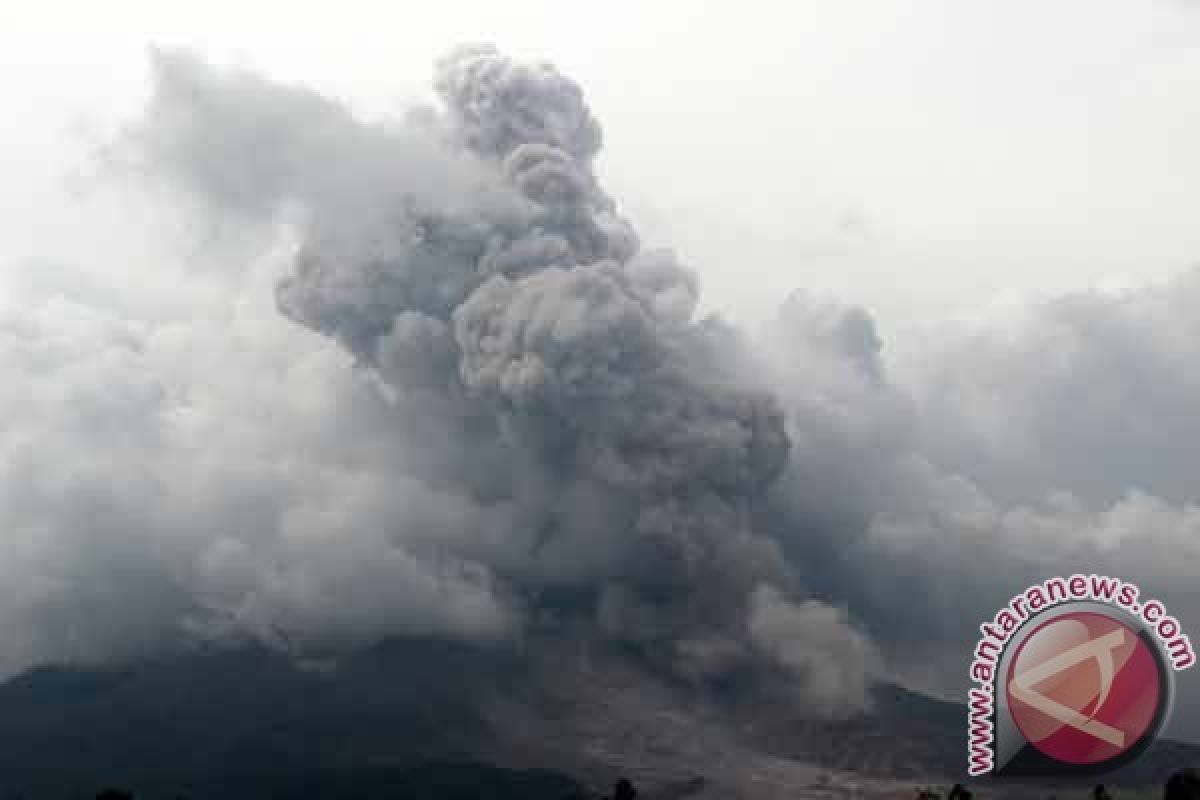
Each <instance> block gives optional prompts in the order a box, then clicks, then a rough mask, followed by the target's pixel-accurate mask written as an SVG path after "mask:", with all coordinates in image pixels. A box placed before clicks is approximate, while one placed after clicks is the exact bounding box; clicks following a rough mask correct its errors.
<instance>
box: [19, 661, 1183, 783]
mask: <svg viewBox="0 0 1200 800" xmlns="http://www.w3.org/2000/svg"><path fill="white" fill-rule="evenodd" d="M962 730H963V710H962V708H961V707H959V706H957V705H955V704H952V703H945V702H941V701H938V700H934V699H931V698H929V697H926V696H923V695H920V694H916V693H913V692H909V691H906V690H904V689H900V688H898V687H894V686H881V687H877V688H876V690H875V692H874V697H873V708H872V709H871V710H870V711H869V712H868V713H866V714H863V715H860V716H858V717H855V718H852V719H848V720H841V721H803V720H801V719H799V718H798V713H797V708H796V707H795V705H794V704H789V703H787V702H783V701H782V698H779V697H764V696H761V695H757V694H755V693H754V692H752V691H748V690H745V689H742V688H739V687H726V688H725V689H724V690H723V691H720V692H717V693H715V694H714V693H713V692H696V691H694V690H693V689H691V688H689V687H684V686H680V685H678V684H675V683H672V682H671V681H669V680H666V679H662V678H659V677H656V676H655V674H654V673H653V671H652V670H650V669H647V668H646V667H645V665H643V664H641V663H640V662H639V661H638V660H637V659H636V658H634V657H633V656H631V655H629V654H622V653H617V652H612V651H610V650H604V651H598V650H596V649H589V648H586V647H583V646H579V647H576V648H562V649H560V650H559V651H558V652H556V654H555V656H554V657H553V658H546V659H544V660H540V661H537V662H533V661H530V660H527V659H526V658H524V657H522V656H521V655H519V654H517V653H514V652H507V651H482V652H481V651H479V650H478V649H468V648H465V647H462V646H458V645H451V644H446V643H439V642H424V641H422V642H394V643H391V644H388V645H386V646H381V647H378V648H375V649H374V650H372V651H369V652H367V653H365V654H362V655H360V656H358V657H356V658H354V659H351V660H349V661H345V662H343V663H340V664H338V665H336V667H334V666H331V665H320V666H312V667H305V668H301V667H297V666H296V665H295V664H294V663H293V662H292V661H290V660H288V659H287V658H285V657H283V656H281V655H279V654H276V653H272V652H268V651H263V650H237V651H230V650H215V651H210V652H200V653H190V654H187V655H180V656H175V657H172V658H166V659H158V660H154V661H146V662H144V663H141V664H139V665H136V666H130V667H126V668H122V669H119V670H98V669H77V668H58V667H46V668H41V669H36V670H32V671H30V672H27V673H25V674H23V675H20V676H18V677H16V678H14V679H12V680H10V681H9V682H8V683H6V684H4V685H3V686H2V687H0V780H2V781H3V786H2V787H0V789H2V790H3V791H2V792H0V797H3V798H9V797H13V798H15V797H23V798H80V797H90V796H91V795H92V794H94V793H95V792H96V791H97V790H98V789H99V788H100V787H103V786H107V785H118V786H122V787H127V788H129V789H131V790H133V791H134V792H135V794H136V795H137V796H138V797H140V798H155V797H178V796H186V797H222V798H269V797H277V798H293V797H296V798H298V797H301V796H303V797H322V798H356V797H403V798H449V799H451V800H453V799H454V798H460V797H462V798H466V797H483V796H486V797H489V798H509V797H512V798H518V797H520V798H526V799H527V800H536V799H537V798H547V799H548V800H562V798H564V797H570V796H594V795H597V794H599V793H600V792H601V791H603V790H604V789H606V788H607V787H610V786H611V785H612V781H613V780H614V778H615V777H616V776H619V775H629V776H630V777H632V778H633V779H634V780H635V782H636V783H637V784H638V785H639V786H640V787H642V790H643V795H644V796H647V797H685V796H694V797H734V798H736V797H746V798H751V797H755V798H771V797H795V796H810V797H833V796H842V795H849V794H857V795H862V794H866V795H874V796H885V795H890V796H900V795H904V796H906V795H907V794H908V793H909V792H910V791H911V788H912V787H913V786H914V785H921V784H924V783H943V782H950V781H951V780H953V779H954V778H955V777H957V776H958V775H959V773H960V770H961V764H962V753H963V751H964V746H965V745H964V741H963V735H962ZM1195 763H1200V750H1197V749H1195V748H1192V747H1190V746H1185V745H1178V744H1171V743H1160V745H1159V746H1158V747H1157V748H1156V749H1155V750H1154V751H1152V752H1151V753H1150V754H1148V755H1147V756H1146V757H1144V758H1143V759H1142V760H1140V761H1139V762H1137V763H1136V764H1134V765H1133V766H1132V767H1130V768H1129V769H1128V770H1127V771H1126V772H1125V773H1123V774H1120V775H1118V776H1116V777H1115V778H1114V779H1112V781H1113V782H1116V783H1121V782H1124V783H1129V784H1155V783H1157V784H1160V785H1161V782H1162V780H1163V779H1164V778H1165V777H1166V776H1167V775H1169V774H1170V773H1171V772H1172V771H1173V770H1174V769H1176V768H1178V767H1180V766H1183V765H1187V764H1195ZM488 765H502V766H503V768H500V767H498V766H488ZM1000 788H1001V787H997V789H996V790H995V793H1004V792H1000V791H999V789H1000Z"/></svg>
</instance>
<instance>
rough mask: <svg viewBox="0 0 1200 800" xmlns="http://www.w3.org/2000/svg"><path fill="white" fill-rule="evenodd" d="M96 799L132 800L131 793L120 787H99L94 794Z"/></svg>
mask: <svg viewBox="0 0 1200 800" xmlns="http://www.w3.org/2000/svg"><path fill="white" fill-rule="evenodd" d="M96 800H133V793H132V792H126V791H123V790H121V789H113V788H108V789H101V790H100V791H99V792H98V793H97V794H96Z"/></svg>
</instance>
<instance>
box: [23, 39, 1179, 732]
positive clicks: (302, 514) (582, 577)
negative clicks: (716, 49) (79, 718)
mask: <svg viewBox="0 0 1200 800" xmlns="http://www.w3.org/2000/svg"><path fill="white" fill-rule="evenodd" d="M153 65H154V76H155V81H154V91H153V94H152V96H151V98H150V99H149V101H148V104H147V106H146V108H145V110H144V112H143V113H142V114H141V115H140V117H139V118H138V119H137V120H136V121H135V122H134V123H133V124H131V126H130V127H129V128H128V130H127V132H126V133H125V134H124V135H123V136H122V137H121V138H120V139H119V140H118V141H117V142H116V143H115V144H114V145H113V146H112V147H111V148H110V149H109V150H108V152H107V153H106V163H107V167H106V169H108V170H111V171H114V172H115V173H117V174H119V175H122V176H125V178H126V179H127V178H128V177H129V176H134V177H135V180H136V181H138V182H141V183H143V184H144V187H143V188H144V190H146V191H151V192H155V193H158V194H156V196H157V197H168V198H170V199H171V200H172V202H173V205H175V206H178V207H179V208H181V210H180V211H179V215H178V216H171V215H169V220H168V221H169V222H171V223H172V224H175V225H180V224H182V225H183V226H184V227H185V228H186V229H187V230H188V231H190V232H194V231H195V230H203V231H205V232H208V234H211V233H212V232H214V231H215V232H218V233H219V236H216V237H215V238H216V239H217V240H218V241H216V242H215V243H214V242H212V241H206V243H205V246H204V248H203V252H202V253H198V254H197V255H196V258H195V261H196V262H198V265H197V266H196V267H195V268H194V269H193V270H191V271H187V272H184V273H182V274H180V275H178V276H167V277H157V278H154V277H152V278H151V279H149V281H148V283H147V284H145V285H142V286H139V287H130V288H128V289H127V288H125V287H123V286H122V285H120V282H116V281H111V280H108V278H109V277H110V276H111V275H114V274H118V273H119V272H120V270H121V269H122V265H121V264H120V263H102V264H99V265H98V266H97V267H95V268H94V270H95V271H94V272H88V271H86V270H84V271H81V272H80V273H78V274H76V273H73V272H72V271H71V270H69V269H66V268H63V267H61V266H59V265H55V264H53V263H45V264H37V265H33V266H30V267H28V268H26V269H24V270H23V271H22V274H20V275H18V276H17V277H15V278H13V279H11V280H10V281H8V283H10V284H11V292H10V301H9V302H8V303H7V305H6V306H5V307H4V310H3V312H2V315H0V364H2V365H3V366H4V368H5V370H6V371H7V372H8V374H10V375H12V376H14V378H13V379H11V380H9V381H6V382H5V384H4V389H2V390H0V410H2V411H3V414H4V418H5V424H4V426H3V427H0V453H2V454H3V458H2V459H0V465H2V466H0V469H3V471H4V474H3V479H2V480H0V521H3V524H4V527H5V529H6V530H8V531H11V535H10V536H8V537H6V538H5V539H4V540H3V544H2V545H0V547H2V548H3V550H2V551H0V601H2V602H0V630H3V631H4V632H5V634H6V641H7V642H9V643H10V644H9V645H8V646H6V648H5V652H4V655H3V658H4V662H3V665H2V666H3V668H4V669H5V670H6V671H9V672H11V671H14V670H17V669H20V668H22V667H25V666H28V665H30V664H33V663H37V662H39V661H44V660H55V659H83V660H90V659H108V658H114V657H123V656H127V655H130V654H136V653H140V652H145V651H147V650H152V649H155V648H160V647H169V646H178V645H179V644H181V643H186V642H188V641H195V640H212V639H217V640H230V639H232V640H237V639H240V638H246V637H248V638H252V639H254V640H257V641H261V642H264V643H266V644H268V645H270V646H273V647H278V648H281V649H285V650H287V651H289V652H294V653H296V655H297V656H299V657H315V656H328V655H336V654H338V653H341V652H345V651H346V650H348V649H352V648H355V647H361V646H363V645H365V644H369V643H371V642H374V641H378V640H380V639H382V638H386V637H388V636H395V635H404V634H432V635H438V636H447V637H453V638H456V639H465V640H470V641H508V642H520V641H521V640H522V639H523V637H525V636H526V635H527V634H528V633H530V632H538V633H539V635H544V634H545V633H546V632H557V633H559V634H560V635H564V636H584V637H591V636H596V637H602V638H607V639H620V640H624V641H627V642H629V643H630V644H632V645H635V646H637V647H639V648H642V649H643V651H644V652H645V653H646V654H647V656H648V657H651V658H655V659H659V660H660V661H661V662H662V663H663V664H665V665H666V666H668V667H669V668H670V669H673V670H675V671H676V672H677V673H679V674H680V675H683V676H686V677H689V678H691V679H694V680H697V681H704V680H707V679H710V678H714V677H722V676H726V675H729V674H733V673H741V672H747V671H749V672H753V673H755V674H762V675H772V676H776V677H779V678H780V679H782V680H783V681H784V682H785V683H786V684H787V685H789V686H791V687H792V688H793V689H794V690H795V693H796V696H797V698H799V699H800V700H801V701H802V702H804V703H805V704H806V705H807V707H808V708H810V709H812V710H813V711H814V712H817V713H831V714H832V713H840V712H841V711H844V710H846V709H848V708H853V707H855V706H856V705H858V704H861V703H862V701H863V688H864V686H865V684H866V681H867V679H868V676H869V674H870V673H871V672H873V671H876V670H879V669H884V670H893V671H897V672H900V673H901V674H903V675H906V676H909V677H910V678H912V679H914V680H924V681H926V682H928V683H930V684H932V685H934V686H936V687H938V688H942V689H945V690H948V691H956V690H959V689H960V688H961V683H960V680H961V679H960V678H959V677H956V676H959V675H961V673H962V672H963V671H965V664H966V653H967V651H968V650H969V647H970V644H971V642H970V639H971V637H972V636H973V631H974V628H975V626H976V625H977V624H978V622H979V621H980V620H981V619H983V618H985V617H988V616H990V615H991V613H992V612H993V611H994V609H995V608H996V607H997V606H998V605H1000V604H1002V603H1003V602H1005V600H1006V599H1007V598H1008V597H1009V596H1010V595H1012V594H1013V593H1015V592H1016V591H1018V590H1020V589H1021V588H1023V586H1024V585H1025V584H1026V583H1028V582H1030V581H1032V580H1037V579H1041V578H1043V577H1045V576H1046V575H1048V574H1052V573H1056V572H1068V573H1069V572H1073V571H1077V570H1080V569H1083V570H1085V571H1093V570H1094V571H1098V572H1109V573H1110V574H1119V575H1122V576H1124V577H1127V578H1130V579H1135V580H1138V581H1140V582H1142V583H1143V585H1144V587H1145V588H1146V591H1148V592H1150V593H1154V594H1158V595H1160V596H1161V597H1162V598H1163V599H1164V600H1166V601H1167V602H1168V603H1169V604H1171V605H1172V606H1173V610H1174V611H1175V612H1176V613H1177V614H1178V616H1180V618H1181V619H1182V620H1183V621H1184V625H1185V629H1188V630H1189V632H1190V625H1189V620H1192V619H1200V596H1198V595H1197V593H1196V589H1195V588H1194V585H1195V578H1194V576H1195V575H1196V572H1197V568H1198V567H1200V539H1198V538H1197V534H1198V533H1200V509H1198V508H1197V506H1196V497H1197V489H1196V485H1195V478H1194V476H1195V475H1200V448H1195V447H1192V446H1190V445H1191V443H1192V442H1194V441H1195V439H1196V434H1197V433H1198V432H1200V431H1198V430H1197V427H1198V426H1197V424H1196V422H1195V419H1196V416H1195V411H1194V409H1196V408H1197V403H1198V402H1200V380H1197V379H1195V378H1194V377H1193V376H1195V375H1197V374H1200V371H1198V369H1197V368H1198V367H1200V337H1198V335H1197V334H1200V330H1198V327H1197V324H1196V323H1195V321H1194V314H1193V313H1192V309H1194V308H1195V306H1196V301H1197V300H1200V276H1198V274H1197V273H1196V272H1183V273H1181V274H1179V275H1178V276H1176V277H1174V278H1172V279H1169V280H1163V281H1161V282H1159V283H1156V284H1153V285H1149V286H1146V287H1144V288H1140V289H1123V290H1106V291H1100V290H1080V291H1077V292H1072V293H1065V294H1063V295H1062V296H1060V297H1057V298H1054V299H1049V300H1038V301H1033V302H1017V303H1015V304H1010V305H1009V306H1003V305H997V306H994V307H992V308H991V309H989V310H988V312H987V313H983V314H979V315H977V316H975V317H973V318H970V319H966V318H963V319H957V320H948V321H937V322H935V321H929V322H926V323H925V324H922V325H920V326H918V327H915V328H914V329H909V330H905V331H904V335H903V336H896V337H894V340H892V339H888V340H885V337H884V335H883V333H882V332H881V329H880V328H879V326H878V325H877V324H876V322H875V320H874V318H873V316H872V313H871V312H870V311H869V310H868V309H865V308H861V307H857V306H853V305H849V304H847V303H844V302H840V301H837V300H832V299H828V298H824V297H822V296H820V295H819V294H818V293H815V292H805V291H800V292H797V293H795V294H793V295H791V296H790V297H787V298H786V299H784V301H783V302H782V303H781V304H780V310H779V312H778V313H777V315H776V316H775V318H774V320H773V321H772V322H771V323H770V324H769V325H766V326H765V328H764V330H762V331H761V332H755V334H754V335H753V336H748V335H746V334H743V333H740V332H739V331H738V330H736V329H735V328H733V327H731V326H729V325H727V324H726V323H723V322H721V321H720V320H719V319H716V318H710V317H704V316H701V315H698V314H697V313H696V306H697V303H698V302H699V301H700V294H699V291H700V290H699V281H698V279H697V278H696V276H695V274H693V273H692V272H691V271H690V270H688V269H687V268H686V267H684V266H682V265H681V264H679V263H678V260H677V259H676V257H675V256H674V255H672V254H671V253H670V252H669V251H665V250H659V249H650V248H646V247H643V246H642V245H641V244H640V242H639V237H638V236H637V234H636V233H635V232H634V229H633V226H632V225H631V223H630V222H629V221H627V220H626V219H625V217H624V215H623V213H622V208H621V206H620V205H618V203H617V202H615V200H614V199H613V197H611V196H610V195H609V194H607V193H606V192H605V190H604V189H603V188H602V187H601V182H600V180H599V177H598V176H599V175H600V173H601V170H599V169H598V168H597V165H596V163H595V158H596V156H597V154H598V153H599V151H600V147H601V144H602V139H603V137H602V134H601V129H600V126H599V124H598V122H597V121H596V119H595V117H594V116H593V114H592V112H591V111H590V110H589V107H588V105H587V103H586V101H585V98H584V95H583V93H582V92H581V90H580V88H579V87H578V86H577V85H576V84H575V83H574V82H573V81H571V80H570V79H569V78H568V77H565V76H564V75H562V74H561V73H560V72H559V71H558V70H557V69H555V68H554V67H551V66H549V65H545V64H541V63H524V62H519V61H512V60H510V59H508V58H507V57H505V56H503V55H501V54H500V53H498V52H497V51H495V50H493V49H490V48H487V47H471V48H464V49H460V50H457V51H454V52H453V53H451V54H450V55H448V56H446V57H445V58H444V59H442V60H441V61H440V62H439V63H438V65H437V67H436V70H435V77H434V86H435V89H436V92H437V95H438V101H437V103H436V104H435V105H431V106H429V107H418V108H413V109H410V110H409V111H407V112H406V113H405V114H403V115H400V116H398V117H394V118H387V119H371V120H366V119H363V118H361V117H360V116H358V115H356V114H354V113H352V112H351V111H350V110H349V109H347V107H346V106H345V105H344V104H342V103H339V102H338V101H336V100H333V99H330V98H327V97H324V96H322V95H319V94H317V93H315V92H313V91H310V90H307V89H304V88H301V87H296V86H287V85H281V84H278V83H275V82H272V81H269V80H266V79H264V78H261V77H259V76H257V75H255V74H253V73H250V72H247V71H243V70H228V69H220V68H214V67H211V66H209V65H207V64H205V63H204V62H203V61H201V60H199V59H197V58H195V57H193V56H190V55H187V54H184V53H180V52H176V51H163V52H158V53H156V54H155V55H154V57H153ZM133 208H135V209H136V208H141V207H140V206H137V205H134V206H133ZM180 220H184V221H185V222H183V223H180ZM140 221H143V222H147V223H152V222H155V220H140ZM138 222H139V219H137V218H136V217H131V218H130V224H137V223H138ZM209 238H212V237H211V236H209ZM99 259H100V260H103V255H100V256H99ZM744 269H745V270H746V273H747V274H748V275H751V276H753V274H754V271H753V270H754V267H753V264H750V263H748V264H747V265H746V266H745V267H744ZM877 659H878V660H877ZM1185 677H1190V676H1185ZM1181 688H1182V689H1183V690H1184V691H1185V693H1186V692H1187V691H1188V686H1187V685H1186V681H1185V685H1184V686H1182V687H1181Z"/></svg>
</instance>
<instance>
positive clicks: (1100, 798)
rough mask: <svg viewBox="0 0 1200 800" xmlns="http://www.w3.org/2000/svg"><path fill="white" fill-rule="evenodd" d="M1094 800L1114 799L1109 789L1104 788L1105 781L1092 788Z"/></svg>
mask: <svg viewBox="0 0 1200 800" xmlns="http://www.w3.org/2000/svg"><path fill="white" fill-rule="evenodd" d="M1092 800H1112V795H1111V794H1109V793H1108V789H1105V788H1104V784H1103V783H1097V784H1096V787H1095V788H1094V789H1092Z"/></svg>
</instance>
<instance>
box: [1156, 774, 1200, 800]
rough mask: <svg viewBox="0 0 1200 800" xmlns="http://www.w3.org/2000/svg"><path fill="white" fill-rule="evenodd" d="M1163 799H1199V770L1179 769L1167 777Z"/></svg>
mask: <svg viewBox="0 0 1200 800" xmlns="http://www.w3.org/2000/svg"><path fill="white" fill-rule="evenodd" d="M1163 800H1200V770H1195V769H1181V770H1179V772H1176V773H1175V774H1174V775H1172V776H1171V777H1170V778H1167V785H1166V787H1165V789H1164V791H1163Z"/></svg>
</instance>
